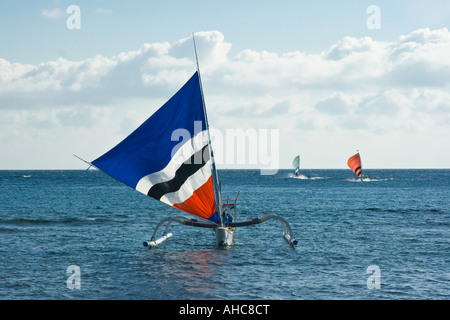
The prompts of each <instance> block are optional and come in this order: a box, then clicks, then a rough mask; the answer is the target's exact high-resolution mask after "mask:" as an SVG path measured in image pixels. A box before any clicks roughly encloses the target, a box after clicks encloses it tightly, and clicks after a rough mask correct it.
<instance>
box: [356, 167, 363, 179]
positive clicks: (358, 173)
mask: <svg viewBox="0 0 450 320" xmlns="http://www.w3.org/2000/svg"><path fill="white" fill-rule="evenodd" d="M361 171H362V170H361V167H358V168H356V169H355V173H356V175H357V176H358V177H359V175H360V174H361Z"/></svg>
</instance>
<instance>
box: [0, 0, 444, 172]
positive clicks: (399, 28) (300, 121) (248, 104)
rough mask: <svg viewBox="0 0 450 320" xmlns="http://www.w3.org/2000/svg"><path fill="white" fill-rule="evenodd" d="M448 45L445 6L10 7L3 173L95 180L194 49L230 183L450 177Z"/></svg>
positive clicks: (1, 124)
mask: <svg viewBox="0 0 450 320" xmlns="http://www.w3.org/2000/svg"><path fill="white" fill-rule="evenodd" d="M74 6H75V7H74ZM449 29H450V4H449V2H448V1H444V0H430V1H415V0H413V1H402V0H396V1H361V0H358V1H356V0H355V1H350V0H349V1H314V2H312V1H298V0H297V1H294V0H281V1H266V0H259V1H256V0H246V1H235V0H228V1H226V2H224V1H210V0H209V1H207V0H178V1H173V0H165V1H117V0H91V1H76V0H71V1H62V0H60V1H46V0H40V1H24V0H21V1H17V0H16V1H10V0H2V1H1V2H0V39H1V42H0V170H1V169H85V168H86V164H85V163H83V162H81V161H80V160H79V159H77V158H75V157H74V156H73V154H76V155H78V156H80V157H82V158H84V159H86V160H88V161H92V160H94V159H96V158H97V157H99V156H101V155H102V154H103V153H104V152H106V151H108V150H109V149H110V148H112V147H113V146H114V145H115V144H117V143H118V142H120V141H121V140H122V139H123V138H125V137H126V136H127V135H128V134H129V133H131V132H132V131H133V130H134V129H135V128H136V127H137V126H139V125H140V124H141V123H142V122H144V121H145V120H146V119H147V118H148V117H149V116H150V115H151V114H152V113H153V112H155V111H156V110H157V109H158V108H159V107H160V106H161V105H162V104H164V102H165V101H167V100H168V99H169V98H170V97H171V96H172V95H173V94H174V93H175V92H176V91H177V90H178V89H179V88H180V87H181V86H182V85H183V84H184V83H185V82H186V81H187V80H188V79H189V77H190V76H191V75H192V74H193V73H194V72H195V71H196V64H195V53H194V50H193V44H192V33H195V40H196V43H197V50H198V59H199V66H200V71H201V76H202V85H203V93H204V96H205V103H206V107H207V111H208V119H209V124H210V127H211V132H212V134H213V147H214V150H215V152H216V162H217V164H218V167H219V169H221V168H259V167H264V166H275V167H279V168H291V166H292V165H291V163H292V159H293V158H294V157H295V156H296V155H298V154H300V155H301V167H302V168H305V169H327V168H330V169H334V168H336V169H343V168H347V164H346V163H347V159H348V158H349V157H350V156H351V155H353V154H354V153H356V151H357V150H359V152H360V153H361V157H362V160H363V166H364V167H365V168H373V169H383V168H450V90H449V89H450V54H449V52H450V31H449ZM238 136H244V137H245V138H246V139H247V140H245V143H243V144H242V145H239V144H238V138H237V137H238ZM241 142H242V141H241ZM230 154H231V155H233V154H234V156H235V157H231V156H230ZM238 154H240V155H242V154H245V157H243V158H239V157H238ZM227 157H228V158H227Z"/></svg>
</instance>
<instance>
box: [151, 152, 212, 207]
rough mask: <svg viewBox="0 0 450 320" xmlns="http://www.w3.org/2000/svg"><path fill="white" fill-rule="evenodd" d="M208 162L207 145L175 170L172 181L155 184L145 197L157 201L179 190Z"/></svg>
mask: <svg viewBox="0 0 450 320" xmlns="http://www.w3.org/2000/svg"><path fill="white" fill-rule="evenodd" d="M208 161H209V145H206V146H204V147H203V149H202V150H199V151H197V152H196V153H194V154H193V155H192V156H191V157H190V158H189V159H188V160H186V162H184V163H183V164H182V165H181V166H180V167H179V168H178V169H177V171H176V172H175V177H174V178H173V179H172V180H169V181H166V182H161V183H158V184H155V185H154V186H152V187H151V188H150V190H149V191H148V193H147V195H148V196H150V197H152V198H155V199H156V200H159V199H161V197H162V196H163V195H165V194H166V193H171V192H175V191H178V190H180V188H181V186H182V185H183V183H185V182H186V180H187V179H188V178H189V177H190V176H192V175H193V174H194V173H196V172H197V171H198V170H200V169H201V168H202V167H203V166H204V165H205V164H206V162H208Z"/></svg>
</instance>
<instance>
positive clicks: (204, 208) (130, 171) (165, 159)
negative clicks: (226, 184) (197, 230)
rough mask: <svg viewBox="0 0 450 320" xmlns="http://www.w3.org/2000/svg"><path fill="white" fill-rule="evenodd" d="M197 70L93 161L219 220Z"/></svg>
mask: <svg viewBox="0 0 450 320" xmlns="http://www.w3.org/2000/svg"><path fill="white" fill-rule="evenodd" d="M207 130H208V129H207V126H206V121H205V112H204V108H203V101H202V94H201V88H200V81H199V75H198V73H197V72H196V73H194V75H193V76H192V77H191V78H190V79H189V80H188V81H187V82H186V84H185V85H184V86H183V87H182V88H181V89H180V90H179V91H178V92H177V93H176V94H175V95H174V96H173V97H172V98H171V99H170V100H168V101H167V102H166V103H165V104H164V105H163V106H162V107H161V108H159V109H158V110H157V111H156V112H155V113H154V114H153V115H152V116H151V117H150V118H149V119H147V120H146V121H145V122H144V123H143V124H142V125H141V126H139V127H138V128H137V129H136V130H135V131H134V132H132V133H131V134H130V135H129V136H128V137H126V138H125V139H124V140H123V141H122V142H120V143H119V144H118V145H116V146H115V147H114V148H112V149H111V150H110V151H108V152H106V153H105V154H104V155H102V156H100V157H99V158H97V159H96V160H94V161H92V164H93V165H94V166H95V167H97V168H98V169H100V170H102V171H104V172H106V173H107V174H109V175H110V176H112V177H114V178H115V179H117V180H119V181H121V182H123V183H124V184H126V185H128V186H130V187H132V188H134V189H136V190H137V191H139V192H141V193H143V194H146V195H148V196H150V197H153V198H155V199H157V200H159V201H162V202H164V203H166V204H168V205H171V206H173V207H175V208H177V209H180V210H182V211H184V212H187V213H190V214H192V215H194V216H198V217H202V218H205V219H210V220H212V221H214V222H217V221H218V217H217V213H216V203H215V198H214V189H213V182H212V174H211V167H212V161H214V159H212V158H211V157H210V150H209V148H210V145H209V133H208V132H207Z"/></svg>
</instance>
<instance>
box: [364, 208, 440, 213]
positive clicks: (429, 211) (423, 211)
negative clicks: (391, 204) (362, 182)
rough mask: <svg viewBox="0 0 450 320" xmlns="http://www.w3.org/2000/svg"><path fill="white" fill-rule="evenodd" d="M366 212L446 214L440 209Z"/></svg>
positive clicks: (367, 209) (378, 209)
mask: <svg viewBox="0 0 450 320" xmlns="http://www.w3.org/2000/svg"><path fill="white" fill-rule="evenodd" d="M365 210H366V211H372V212H390V213H428V214H444V213H445V212H444V211H442V210H439V209H433V208H431V209H421V208H395V209H390V208H387V209H384V208H377V207H370V208H366V209H365Z"/></svg>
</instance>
